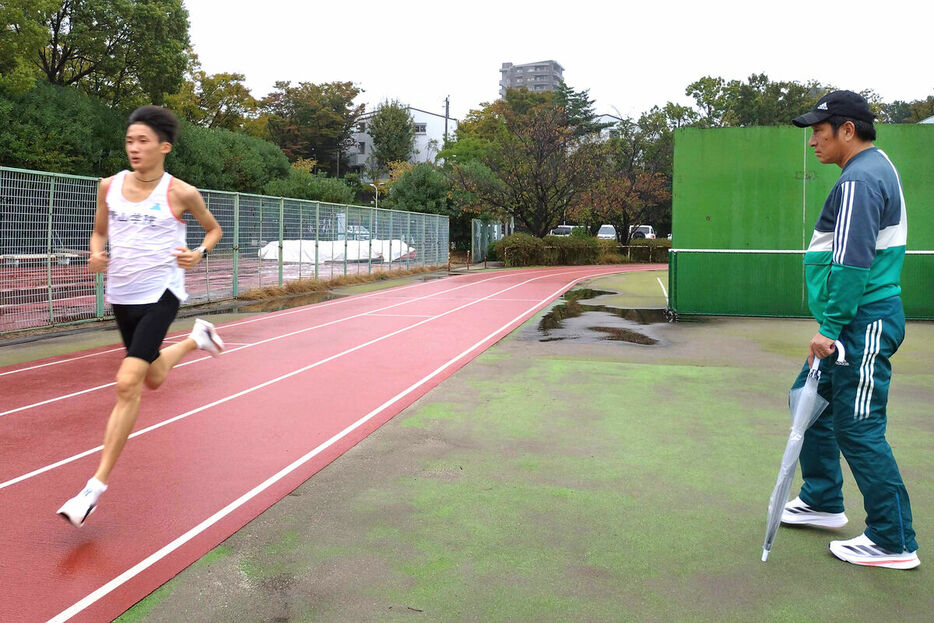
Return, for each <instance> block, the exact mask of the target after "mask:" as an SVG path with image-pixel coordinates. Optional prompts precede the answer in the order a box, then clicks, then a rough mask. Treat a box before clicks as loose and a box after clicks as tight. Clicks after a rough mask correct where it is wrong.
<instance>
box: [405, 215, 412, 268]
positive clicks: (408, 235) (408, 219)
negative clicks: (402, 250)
mask: <svg viewBox="0 0 934 623" xmlns="http://www.w3.org/2000/svg"><path fill="white" fill-rule="evenodd" d="M405 239H406V244H408V241H410V240H412V215H411V214H409V213H408V212H406V213H405ZM411 255H412V254H411V253H406V254H405V269H406V270H408V269H409V259H411V258H410V256H411Z"/></svg>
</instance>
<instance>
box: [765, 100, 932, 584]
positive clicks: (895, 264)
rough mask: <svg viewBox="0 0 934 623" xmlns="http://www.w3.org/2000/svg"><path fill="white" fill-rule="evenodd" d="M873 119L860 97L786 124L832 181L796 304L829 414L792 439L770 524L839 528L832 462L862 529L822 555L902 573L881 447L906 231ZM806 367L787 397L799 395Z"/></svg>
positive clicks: (897, 524) (895, 502)
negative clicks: (829, 168) (846, 483)
mask: <svg viewBox="0 0 934 623" xmlns="http://www.w3.org/2000/svg"><path fill="white" fill-rule="evenodd" d="M874 117H875V115H874V114H873V113H872V111H870V109H869V104H868V103H867V102H866V100H865V99H864V98H863V97H862V96H860V95H859V94H857V93H854V92H852V91H835V92H833V93H829V94H827V95H825V96H824V97H822V98H821V99H820V100H819V101H818V102H817V105H816V106H815V107H814V109H813V110H811V111H810V112H808V113H806V114H804V115H801V116H800V117H797V118H796V119H794V121H793V123H794V124H795V125H796V126H798V127H800V128H806V127H810V128H811V138H810V140H809V141H808V144H809V145H810V146H811V147H813V148H814V154H815V155H816V156H817V158H818V160H820V161H821V163H822V164H835V165H837V166H839V167H840V168H841V169H843V172H842V173H841V174H840V179H838V180H837V183H836V184H834V187H833V189H832V190H831V191H830V195H828V197H827V200H826V201H825V202H824V208H823V210H822V211H821V213H820V217H819V218H818V220H817V226H816V227H815V228H814V235H813V237H812V238H811V244H810V245H809V246H808V250H807V253H806V254H805V256H804V264H805V275H806V276H805V278H806V281H807V287H808V305H809V307H810V309H811V313H812V314H813V315H814V318H815V320H817V322H818V323H819V324H820V329H819V331H818V332H817V334H816V335H815V336H814V338H813V339H812V340H811V344H810V350H809V353H808V361H809V362H811V361H812V360H813V358H814V357H818V358H820V359H824V360H825V361H826V362H827V364H826V365H824V363H823V362H822V365H821V368H822V374H821V379H820V384H819V386H818V391H819V393H820V394H821V395H822V396H823V397H824V398H825V399H826V400H827V401H828V402H829V403H830V404H829V406H828V407H827V409H826V410H825V411H824V413H823V414H822V415H821V416H820V418H818V420H817V422H815V423H814V425H813V426H812V427H811V428H810V429H809V430H808V431H807V433H806V434H805V436H804V446H803V448H802V451H801V473H802V475H803V477H804V485H803V486H802V487H801V493H800V495H799V496H798V497H797V498H795V499H794V500H792V501H791V502H788V503H787V504H786V505H785V509H784V512H783V514H782V522H783V523H786V524H794V525H808V526H819V527H825V528H840V527H843V526H844V525H846V523H847V518H846V515H845V514H844V513H843V492H842V486H843V475H842V472H841V470H840V452H841V451H842V452H843V456H844V457H845V458H846V461H847V464H849V466H850V469H851V470H852V472H853V476H854V477H855V478H856V484H857V485H858V486H859V490H860V492H861V493H862V495H863V505H864V507H865V510H866V530H865V532H864V533H863V534H861V535H859V536H858V537H855V538H852V539H849V540H846V541H831V543H830V552H831V553H832V554H833V555H834V556H836V557H837V558H839V559H841V560H845V561H847V562H850V563H853V564H857V565H867V566H873V567H888V568H891V569H911V568H914V567H917V566H918V565H920V564H921V561H920V560H919V559H918V553H917V549H918V544H917V542H916V541H915V533H914V530H912V528H911V504H910V503H909V501H908V491H907V490H906V489H905V485H904V484H903V483H902V478H901V475H900V474H899V472H898V466H897V465H896V463H895V457H894V456H893V455H892V449H891V448H890V447H889V444H888V442H887V441H886V440H885V427H886V402H887V400H888V392H889V381H890V379H891V377H892V367H891V365H890V364H889V358H890V357H891V356H892V355H893V354H894V353H895V351H896V350H897V349H898V346H899V345H900V344H901V343H902V340H903V339H904V337H905V313H904V310H903V309H902V301H901V298H900V297H899V294H900V293H901V287H900V286H899V279H900V275H901V270H902V263H903V262H904V259H905V245H906V241H907V231H908V228H907V222H906V218H905V197H904V194H903V192H902V187H901V180H900V179H899V176H898V172H897V171H896V170H895V166H894V165H893V164H892V161H891V160H889V158H888V156H886V155H885V153H883V152H882V151H881V150H880V149H878V148H877V147H875V146H874V145H873V144H872V141H874V140H875V138H876V131H875V128H874V127H873V119H874ZM837 339H839V340H840V341H841V343H842V344H843V346H844V349H845V351H846V356H847V360H848V361H847V364H848V365H847V366H845V367H836V366H834V364H833V363H832V362H831V361H832V360H830V359H825V358H827V357H828V356H829V355H830V354H831V353H833V351H834V340H837ZM808 367H809V366H808V365H805V366H804V369H803V371H802V373H801V374H800V375H799V376H798V379H797V381H795V384H794V387H800V386H802V385H803V384H804V381H805V378H806V376H807V370H808Z"/></svg>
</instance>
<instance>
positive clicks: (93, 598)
mask: <svg viewBox="0 0 934 623" xmlns="http://www.w3.org/2000/svg"><path fill="white" fill-rule="evenodd" d="M600 274H612V273H609V272H607V273H600ZM590 276H591V275H586V276H583V277H580V278H578V279H576V280H574V281H572V282H571V283H570V284H569V285H567V286H563V287H562V288H560V289H559V290H556V291H555V292H554V293H552V294H550V295H549V296H547V297H546V298H544V299H540V300H539V301H538V302H537V303H536V304H535V305H533V306H532V307H530V308H529V309H527V310H525V311H524V312H522V313H521V314H519V315H518V316H516V317H515V318H513V319H512V320H510V321H509V322H507V323H506V324H504V325H502V326H501V327H499V328H498V329H496V330H495V331H493V332H492V333H490V334H488V335H487V336H486V337H484V338H482V339H481V340H479V341H478V342H476V343H474V345H473V346H471V347H470V348H468V349H466V350H464V351H462V352H461V353H460V354H459V355H457V356H455V357H453V358H452V359H449V360H448V361H447V362H445V363H444V364H442V365H441V366H440V367H438V368H436V369H435V370H434V371H433V372H431V373H430V374H427V375H426V376H423V377H422V378H421V379H419V380H418V381H416V382H415V383H413V384H412V385H409V386H408V387H407V388H405V389H404V390H402V391H401V392H399V393H398V394H396V395H395V396H393V397H392V398H390V399H389V400H387V401H386V402H384V403H383V404H381V405H379V406H378V407H376V408H375V409H373V410H372V411H370V412H369V413H367V414H366V415H364V416H363V417H362V418H360V419H359V420H357V421H356V422H354V423H353V424H351V425H350V426H348V427H347V428H345V429H344V430H342V431H340V432H339V433H337V434H336V435H334V436H333V437H331V438H330V439H328V440H327V441H325V442H323V443H322V444H320V445H319V446H317V447H316V448H314V449H313V450H311V451H310V452H309V453H308V454H306V455H304V456H303V457H301V458H299V459H297V460H296V461H294V462H293V463H291V464H290V465H288V466H286V467H285V468H283V469H282V470H280V471H279V472H277V473H275V474H273V475H272V476H270V477H269V478H267V479H266V480H264V481H263V482H262V483H260V484H259V485H257V486H256V487H254V488H252V489H250V490H249V491H247V492H246V493H244V494H243V495H242V496H240V497H239V498H237V499H236V500H234V501H233V502H231V503H230V504H228V505H227V506H225V507H224V508H222V509H220V510H219V511H217V512H216V513H214V514H213V515H211V516H210V517H208V518H207V519H205V520H204V521H202V522H201V523H199V524H198V525H197V526H195V527H194V528H192V529H190V530H189V531H187V532H185V533H184V534H182V535H181V536H179V537H178V538H176V539H175V540H174V541H172V542H170V543H168V544H167V545H165V546H163V547H162V548H161V549H159V550H157V551H155V552H153V553H152V554H150V555H149V556H147V557H146V558H144V559H143V560H141V561H140V562H138V563H136V564H135V565H134V566H132V567H130V568H129V569H127V570H126V571H124V572H123V573H121V574H120V575H118V576H117V577H115V578H114V579H112V580H110V581H109V582H107V583H106V584H104V585H103V586H101V587H100V588H98V589H97V590H95V591H94V592H92V593H90V594H88V595H87V596H86V597H84V598H83V599H81V600H79V601H77V602H75V603H74V604H72V605H71V606H69V607H68V608H66V609H65V610H62V611H61V612H60V613H59V614H57V615H55V616H54V617H52V618H51V619H49V623H61V622H62V621H67V620H68V619H70V618H71V617H73V616H75V615H76V614H78V613H79V612H81V611H82V610H84V609H85V608H87V607H88V606H91V605H93V604H94V603H95V602H97V601H99V600H100V599H101V598H103V597H105V596H106V595H107V594H108V593H110V592H112V591H113V590H114V589H116V588H118V587H120V586H121V585H123V584H125V583H126V582H128V581H130V580H131V579H133V578H134V577H136V576H137V575H139V574H140V573H142V572H143V571H145V570H146V569H148V568H149V567H151V566H153V565H154V564H156V563H157V562H159V561H160V560H162V559H163V558H165V557H166V556H168V555H169V554H171V553H172V552H174V551H175V550H177V549H178V548H179V547H181V546H183V545H185V544H186V543H188V542H189V541H191V540H192V539H194V538H195V537H196V536H198V535H199V534H201V533H202V532H204V531H205V530H207V529H208V528H210V527H211V526H213V525H214V524H216V523H217V522H219V521H220V520H222V519H223V518H225V517H227V516H228V515H230V514H231V513H232V512H234V511H235V510H237V509H238V508H240V507H241V506H243V505H244V504H246V503H247V502H249V501H250V500H252V499H253V498H255V497H256V496H257V495H259V494H260V493H262V492H264V491H265V490H266V489H269V488H270V487H271V486H273V485H274V484H276V483H277V482H279V481H280V480H282V479H283V478H285V477H286V476H288V475H289V474H291V473H292V472H294V471H295V470H297V469H298V468H300V467H301V466H303V465H304V464H305V463H307V462H308V461H310V460H311V459H313V458H314V457H316V456H317V455H319V454H321V453H322V452H323V451H325V450H327V449H328V448H330V447H331V446H333V445H334V444H335V443H337V442H338V441H340V440H341V439H343V438H344V437H346V436H347V435H349V434H350V433H352V432H353V431H355V430H356V429H358V428H360V426H362V425H363V424H366V423H367V422H368V421H370V420H371V419H373V418H374V417H375V416H376V415H378V414H379V413H380V412H382V411H384V410H385V409H387V408H388V407H390V406H392V405H393V404H395V403H396V402H399V400H401V399H402V398H404V397H405V396H407V395H409V394H411V393H412V392H413V391H415V390H416V389H418V388H419V387H421V386H422V385H424V384H425V383H427V382H428V381H430V380H431V379H433V378H434V377H436V376H438V375H439V374H441V373H442V372H444V371H445V370H446V369H447V368H449V367H451V366H452V365H454V364H455V363H457V362H458V361H459V360H461V359H463V358H464V357H466V356H467V355H468V354H470V353H471V352H473V351H474V350H476V349H478V348H480V347H481V346H482V345H483V344H485V343H486V342H488V341H489V340H491V339H493V338H495V337H496V336H497V335H498V334H499V333H501V332H503V331H506V330H507V329H509V327H510V326H511V325H513V324H515V323H516V322H521V321H522V320H523V319H524V318H525V317H527V316H528V315H530V314H533V313H535V311H536V309H537V308H539V307H541V306H542V305H544V304H545V303H547V302H548V301H549V300H551V299H552V298H554V297H555V296H558V294H561V292H564V291H565V290H566V289H567V288H569V287H570V286H572V285H574V284H575V283H577V282H579V281H582V280H584V279H587V278H589V277H590ZM593 276H599V275H593ZM530 281H531V280H530ZM519 285H522V284H519ZM514 287H515V286H514ZM452 311H454V310H452ZM447 313H450V312H445V314H447ZM439 317H440V316H439ZM419 324H421V323H419ZM413 326H417V325H413Z"/></svg>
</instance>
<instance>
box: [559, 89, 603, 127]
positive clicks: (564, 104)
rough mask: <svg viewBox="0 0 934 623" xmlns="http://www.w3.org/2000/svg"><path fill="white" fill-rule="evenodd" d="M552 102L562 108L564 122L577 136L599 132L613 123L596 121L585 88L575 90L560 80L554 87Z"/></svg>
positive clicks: (595, 114) (592, 101)
mask: <svg viewBox="0 0 934 623" xmlns="http://www.w3.org/2000/svg"><path fill="white" fill-rule="evenodd" d="M554 103H555V105H557V106H560V107H561V108H563V109H564V122H565V123H566V124H567V125H568V126H569V127H572V128H574V134H575V135H577V136H587V135H591V134H599V133H600V131H601V130H604V129H606V128H608V127H610V126H611V125H613V124H611V123H601V122H599V121H597V113H596V112H595V111H594V109H593V105H594V100H592V99H590V94H589V90H587V89H585V90H583V91H576V90H574V89H572V88H571V87H569V86H568V85H567V84H565V83H564V82H562V83H560V84H559V85H558V88H557V89H555V98H554Z"/></svg>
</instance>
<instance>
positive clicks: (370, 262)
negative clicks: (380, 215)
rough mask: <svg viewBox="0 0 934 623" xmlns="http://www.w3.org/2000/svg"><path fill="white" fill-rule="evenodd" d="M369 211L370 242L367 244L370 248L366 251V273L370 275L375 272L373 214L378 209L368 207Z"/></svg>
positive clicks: (368, 228) (368, 238) (368, 237)
mask: <svg viewBox="0 0 934 623" xmlns="http://www.w3.org/2000/svg"><path fill="white" fill-rule="evenodd" d="M367 211H368V212H369V213H370V224H369V225H368V226H367V232H368V233H369V235H367V240H369V244H368V245H367V247H368V248H367V252H366V274H368V275H369V274H370V273H372V272H373V214H375V213H376V210H369V209H368V210H367Z"/></svg>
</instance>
